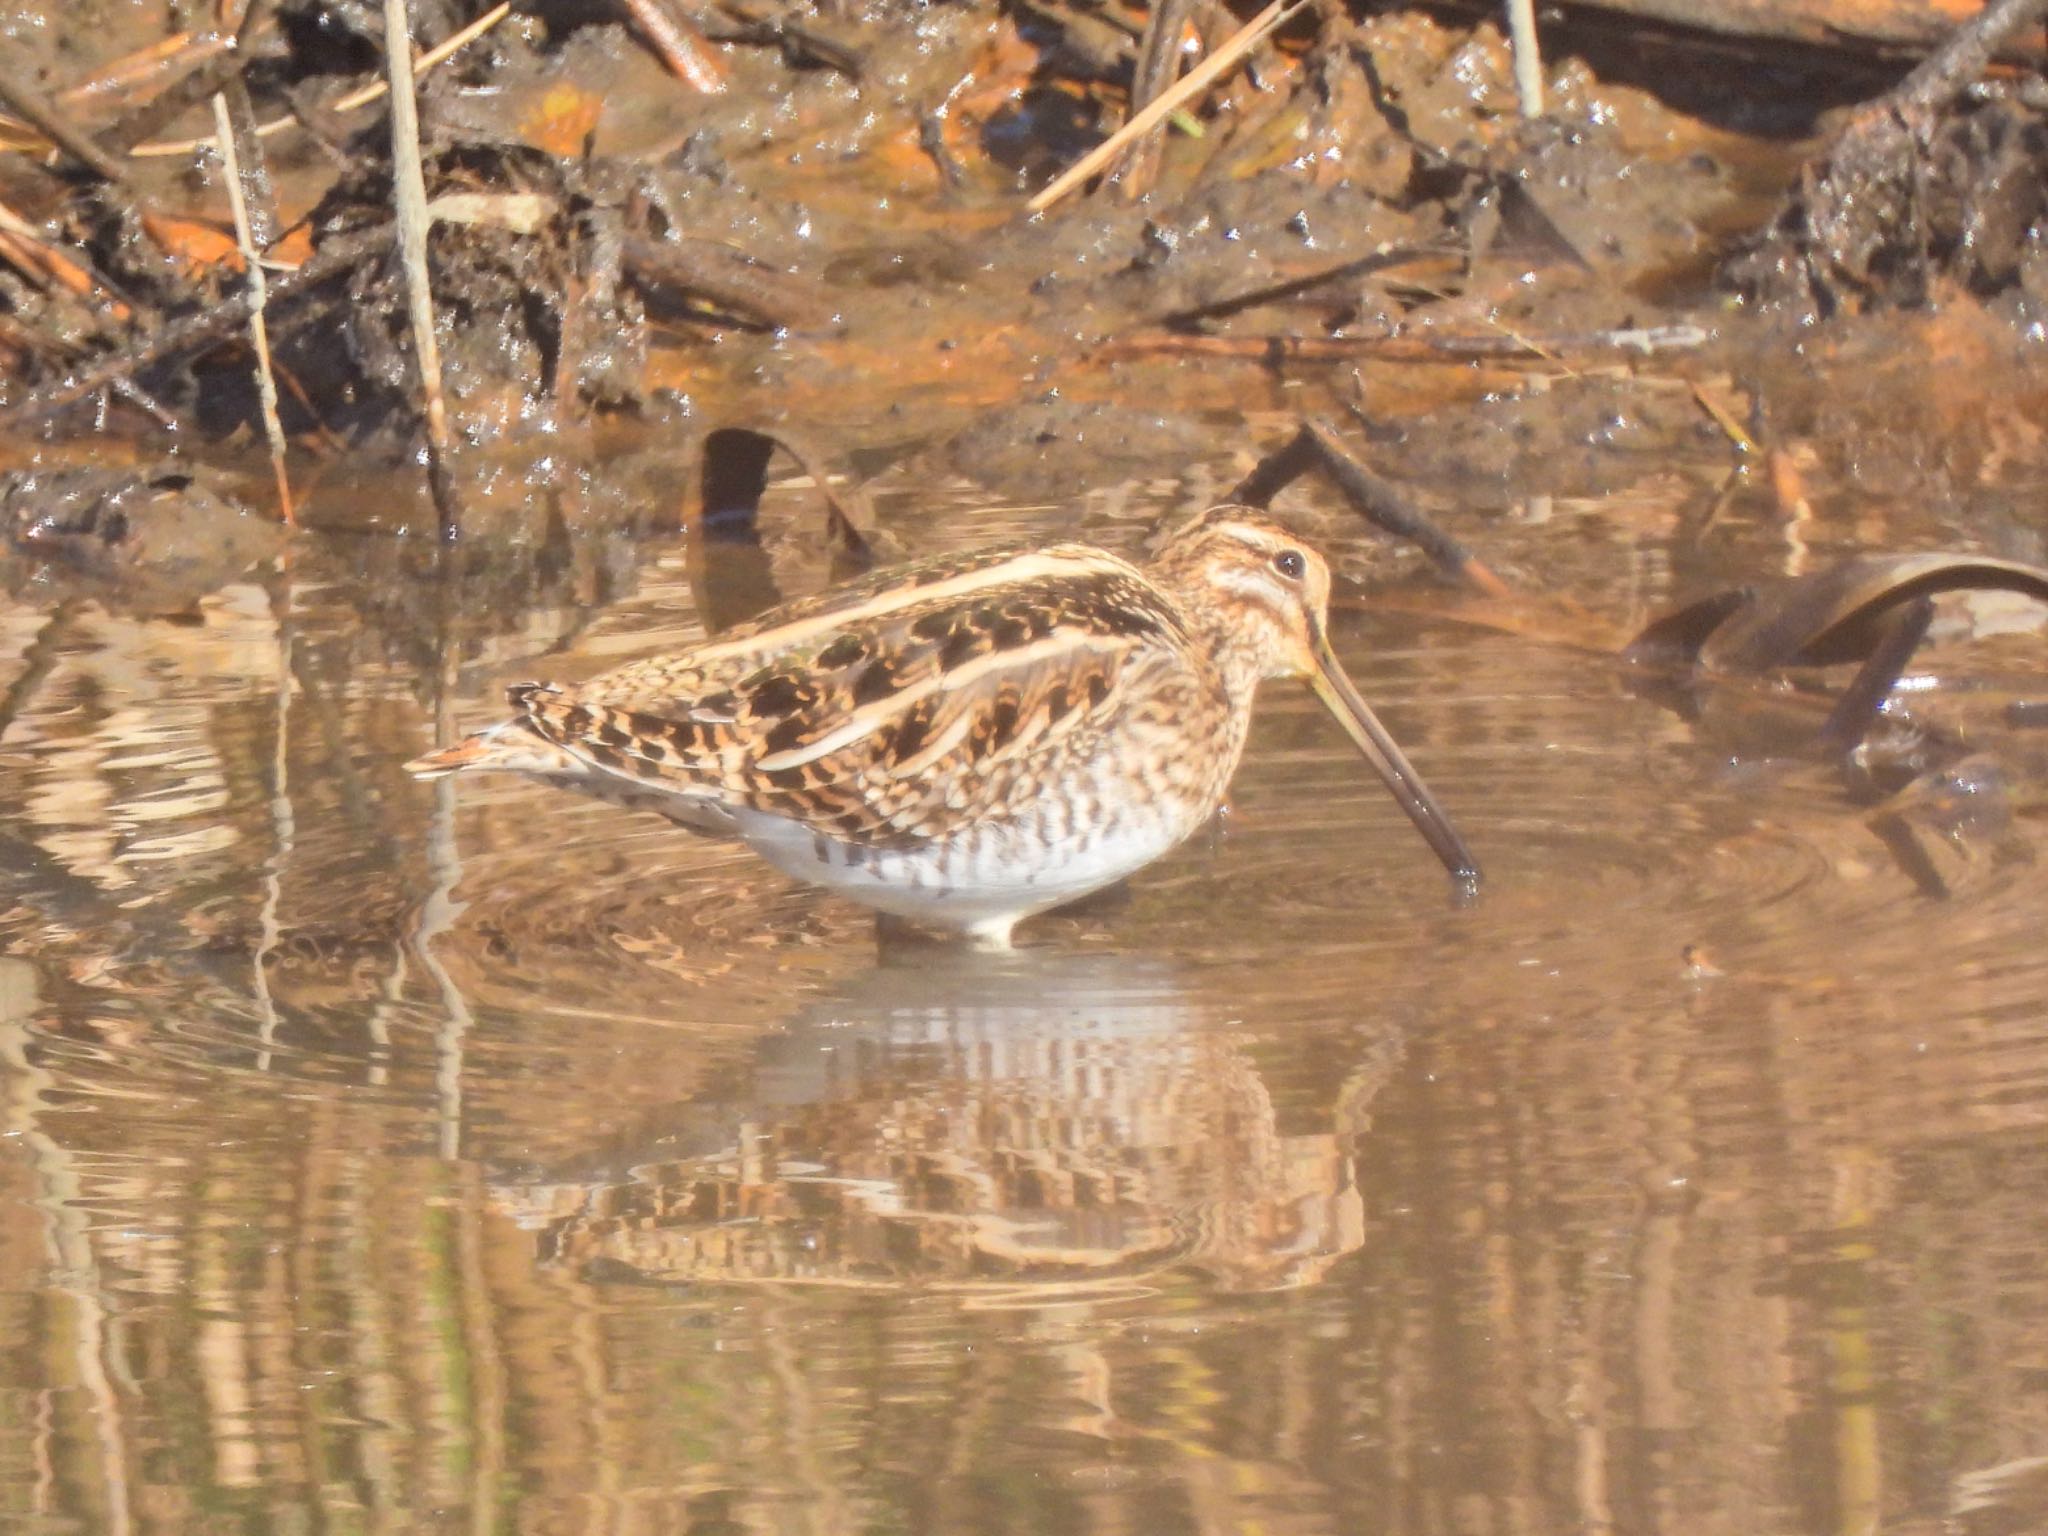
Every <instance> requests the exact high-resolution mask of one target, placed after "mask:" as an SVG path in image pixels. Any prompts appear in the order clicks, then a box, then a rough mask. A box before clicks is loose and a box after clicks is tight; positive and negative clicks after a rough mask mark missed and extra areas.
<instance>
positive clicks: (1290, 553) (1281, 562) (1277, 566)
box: [1273, 549, 1308, 581]
mask: <svg viewBox="0 0 2048 1536" xmlns="http://www.w3.org/2000/svg"><path fill="white" fill-rule="evenodd" d="M1273 569H1274V570H1276V571H1278V572H1279V573H1280V574H1281V575H1282V576H1285V577H1286V578H1287V579H1288V580H1289V581H1299V580H1301V578H1302V577H1304V576H1306V575H1307V574H1308V561H1306V560H1304V559H1303V558H1302V554H1301V551H1300V550H1298V549H1283V550H1281V551H1280V553H1279V554H1277V555H1275V556H1274V557H1273Z"/></svg>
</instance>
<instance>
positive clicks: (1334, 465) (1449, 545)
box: [1224, 417, 1512, 597]
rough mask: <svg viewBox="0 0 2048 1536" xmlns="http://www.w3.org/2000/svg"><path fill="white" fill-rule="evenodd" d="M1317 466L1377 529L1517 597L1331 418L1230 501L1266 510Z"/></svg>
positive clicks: (1478, 584)
mask: <svg viewBox="0 0 2048 1536" xmlns="http://www.w3.org/2000/svg"><path fill="white" fill-rule="evenodd" d="M1311 470H1317V471H1320V472H1321V473H1322V474H1323V475H1324V476H1326V477H1327V478H1328V479H1329V481H1330V483H1331V484H1332V485H1334V486H1335V487H1336V488H1337V490H1338V492H1339V493H1340V494H1341V495H1342V496H1343V497H1344V499H1345V500H1346V501H1348V502H1350V503H1351V505H1352V507H1353V508H1354V509H1356V510H1357V511H1358V513H1359V514H1360V515H1361V516H1363V517H1364V518H1365V519H1366V520H1367V521H1368V522H1370V523H1371V524H1372V525H1373V526H1374V527H1376V528H1379V529H1382V530H1383V531H1385V532H1387V533H1390V534H1392V535H1393V536H1394V537H1395V538H1397V539H1406V540H1408V542H1410V543H1411V544H1414V545H1415V546H1416V547H1417V548H1418V549H1420V550H1421V551H1422V552H1423V553H1424V554H1426V555H1428V556H1429V558H1430V559H1431V560H1432V561H1434V562H1435V563H1436V566H1437V568H1438V569H1439V570H1441V571H1442V572H1443V573H1444V574H1445V575H1447V576H1449V577H1451V578H1452V579H1454V580H1456V581H1459V582H1462V583H1463V584H1464V585H1466V586H1468V587H1472V588H1474V589H1475V590H1477V591H1480V592H1484V593H1485V594H1486V595H1487V596H1488V597H1507V596H1510V595H1511V590H1512V589H1510V588H1509V586H1508V584H1507V583H1506V582H1504V581H1502V580H1501V579H1500V577H1498V576H1496V575H1495V574H1494V573H1493V570H1492V568H1491V567H1489V566H1488V565H1487V564H1486V562H1485V561H1483V560H1481V559H1480V558H1479V557H1478V556H1477V555H1475V554H1473V553H1472V551H1471V550H1469V549H1467V548H1466V547H1465V546H1464V545H1463V544H1461V543H1459V542H1458V541H1457V540H1456V539H1454V538H1452V537H1451V536H1450V535H1449V534H1447V533H1445V532H1444V531H1443V530H1442V529H1441V528H1439V527H1437V526H1436V524H1435V523H1433V522H1431V521H1430V519H1429V516H1428V514H1427V513H1425V512H1424V511H1423V510H1422V509H1421V508H1420V507H1418V506H1417V505H1416V504H1415V503H1414V501H1413V500H1412V499H1411V498H1410V497H1409V496H1408V493H1407V492H1405V491H1403V490H1402V489H1401V488H1400V487H1399V486H1397V485H1395V484H1394V483H1393V482H1392V481H1391V480H1383V479H1381V478H1380V477H1379V476H1378V475H1376V474H1374V473H1373V472H1372V471H1371V470H1369V469H1367V468H1366V467H1365V466H1364V465H1363V464H1361V463H1359V462H1358V460H1357V459H1355V458H1353V457H1352V456H1351V453H1350V451H1349V450H1348V449H1346V448H1345V446H1344V444H1343V442H1342V440H1341V439H1339V438H1338V436H1337V432H1336V429H1335V428H1334V427H1332V426H1331V425H1330V424H1329V423H1328V422H1326V421H1320V420H1317V419H1315V418H1313V417H1309V418H1306V419H1304V420H1303V421H1302V424H1301V427H1300V430H1298V431H1297V432H1296V433H1295V434H1294V436H1293V437H1292V438H1290V439H1289V440H1288V441H1287V443H1286V444H1285V445H1284V446H1282V447H1281V448H1280V449H1279V450H1278V451H1277V452H1274V453H1269V454H1267V455H1266V456H1265V457H1264V458H1263V459H1261V460H1259V462H1258V464H1257V465H1256V466H1255V467H1254V468H1253V470H1252V472H1251V473H1250V474H1248V475H1246V476H1245V477H1244V479H1243V480H1241V481H1239V482H1238V484H1237V487H1236V488H1235V489H1234V490H1232V491H1231V493H1230V494H1229V495H1228V496H1227V497H1225V498H1224V499H1225V500H1226V501H1231V502H1236V503H1238V504H1239V505H1241V506H1247V507H1261V508H1263V507H1266V506H1268V505H1270V504H1271V502H1272V500H1273V498H1274V497H1275V496H1277V495H1279V493H1280V491H1281V490H1282V488H1284V487H1285V486H1287V485H1289V484H1291V483H1293V482H1294V481H1295V480H1298V479H1299V478H1300V477H1301V476H1302V475H1304V474H1306V473H1308V472H1309V471H1311Z"/></svg>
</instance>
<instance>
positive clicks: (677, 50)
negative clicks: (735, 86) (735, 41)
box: [620, 0, 729, 96]
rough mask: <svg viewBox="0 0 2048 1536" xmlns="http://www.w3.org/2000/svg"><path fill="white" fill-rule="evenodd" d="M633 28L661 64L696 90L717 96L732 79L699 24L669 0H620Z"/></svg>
mask: <svg viewBox="0 0 2048 1536" xmlns="http://www.w3.org/2000/svg"><path fill="white" fill-rule="evenodd" d="M620 3H621V4H622V5H623V6H624V7H625V11H626V14H627V15H628V16H630V17H632V18H633V27H634V30H635V31H637V32H638V33H639V34H640V36H641V37H642V38H644V39H645V40H646V42H647V46H648V47H650V48H652V49H653V50H654V56H655V57H656V58H658V59H660V60H661V62H662V66H663V67H664V68H665V69H667V70H668V72H669V73H670V74H672V75H674V76H675V77H676V78H677V79H678V80H680V81H682V82H683V84H685V85H687V86H689V87H690V89H691V90H693V91H702V92H703V93H704V94H705V95H707V96H715V95H717V94H718V93H719V92H721V91H723V90H724V89H725V88H726V86H727V84H728V83H729V81H728V80H727V77H726V69H725V63H724V61H723V60H721V59H720V58H719V57H718V55H717V54H715V53H713V52H712V51H711V43H710V41H709V39H707V38H706V37H705V36H704V34H703V33H702V32H701V31H699V30H698V28H697V24H696V23H695V22H693V21H691V20H690V18H689V17H687V16H685V15H683V14H682V13H681V12H680V11H678V10H677V9H676V8H675V7H674V6H673V5H671V4H670V3H669V0H620Z"/></svg>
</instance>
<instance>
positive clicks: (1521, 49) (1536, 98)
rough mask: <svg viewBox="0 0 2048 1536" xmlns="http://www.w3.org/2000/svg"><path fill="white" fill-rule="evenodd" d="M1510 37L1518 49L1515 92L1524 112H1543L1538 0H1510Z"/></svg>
mask: <svg viewBox="0 0 2048 1536" xmlns="http://www.w3.org/2000/svg"><path fill="white" fill-rule="evenodd" d="M1508 40H1509V42H1510V43H1512V44H1513V45H1514V52H1515V92H1516V94H1517V95H1519V96H1520V97H1521V98H1522V116H1524V117H1541V116H1542V115H1543V51H1542V50H1541V49H1540V48H1538V47H1537V46H1536V0H1508Z"/></svg>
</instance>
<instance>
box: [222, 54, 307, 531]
mask: <svg viewBox="0 0 2048 1536" xmlns="http://www.w3.org/2000/svg"><path fill="white" fill-rule="evenodd" d="M213 130H214V135H215V138H214V144H215V146H216V147H217V148H218V149H219V150H220V163H221V169H222V171H223V172H224V173H225V174H226V176H227V179H228V207H229V208H230V209H231V210H232V211H233V213H234V216H235V244H236V245H238V246H240V247H241V249H242V265H243V266H244V267H245V268H247V269H248V273H249V340H250V343H251V345H253V346H254V347H255V349H256V400H257V404H258V405H259V406H260V407H261V410H262V415H263V435H264V437H265V438H266V439H268V441H269V443H270V468H271V472H272V473H273V474H275V475H276V476H277V505H278V511H279V514H280V515H281V516H282V517H283V518H284V521H285V524H286V526H288V527H296V526H298V519H297V518H296V517H295V516H293V514H292V486H291V481H290V480H289V479H288V478H287V477H286V475H285V471H284V424H283V423H282V422H280V421H279V420H278V419H277V378H276V376H275V375H274V374H272V373H271V371H270V330H269V327H268V326H266V325H265V324H264V320H263V306H264V305H265V304H266V303H267V302H269V297H270V292H269V287H268V285H267V284H266V283H265V282H264V278H263V253H262V252H261V251H259V250H257V249H256V235H255V232H254V230H252V229H251V227H250V224H249V200H248V198H246V197H244V196H243V195H242V162H241V159H240V157H238V156H237V155H236V154H235V129H234V124H233V123H231V122H230V121H229V120H228V99H227V97H225V96H223V95H222V94H221V93H220V92H218V91H215V92H214V93H213Z"/></svg>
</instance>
